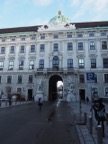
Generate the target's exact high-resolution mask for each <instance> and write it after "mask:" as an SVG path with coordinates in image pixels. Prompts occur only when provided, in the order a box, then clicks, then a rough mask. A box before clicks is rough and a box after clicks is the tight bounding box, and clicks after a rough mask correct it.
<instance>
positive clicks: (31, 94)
mask: <svg viewBox="0 0 108 144" xmlns="http://www.w3.org/2000/svg"><path fill="white" fill-rule="evenodd" d="M28 100H33V89H28Z"/></svg>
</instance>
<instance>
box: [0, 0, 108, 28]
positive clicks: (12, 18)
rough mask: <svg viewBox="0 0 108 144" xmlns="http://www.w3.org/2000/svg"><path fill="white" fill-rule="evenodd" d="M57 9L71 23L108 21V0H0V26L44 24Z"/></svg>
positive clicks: (54, 14)
mask: <svg viewBox="0 0 108 144" xmlns="http://www.w3.org/2000/svg"><path fill="white" fill-rule="evenodd" d="M58 10H61V11H62V14H63V15H64V16H65V17H67V18H69V19H70V20H71V22H72V23H74V22H87V21H108V0H0V28H9V27H22V26H34V25H40V24H46V23H48V22H49V20H50V19H51V18H53V17H54V16H56V15H57V12H58Z"/></svg>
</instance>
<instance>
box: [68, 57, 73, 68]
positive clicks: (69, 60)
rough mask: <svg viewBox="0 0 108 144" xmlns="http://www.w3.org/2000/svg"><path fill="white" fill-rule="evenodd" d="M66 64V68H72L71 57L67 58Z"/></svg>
mask: <svg viewBox="0 0 108 144" xmlns="http://www.w3.org/2000/svg"><path fill="white" fill-rule="evenodd" d="M67 66H68V69H71V68H73V59H68V60H67Z"/></svg>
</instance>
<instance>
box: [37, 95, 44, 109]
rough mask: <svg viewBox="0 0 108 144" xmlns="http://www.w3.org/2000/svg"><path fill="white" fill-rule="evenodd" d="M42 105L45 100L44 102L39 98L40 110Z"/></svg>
mask: <svg viewBox="0 0 108 144" xmlns="http://www.w3.org/2000/svg"><path fill="white" fill-rule="evenodd" d="M42 105H43V100H42V98H41V97H39V99H38V106H39V110H41V109H42Z"/></svg>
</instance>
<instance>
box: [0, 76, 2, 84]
mask: <svg viewBox="0 0 108 144" xmlns="http://www.w3.org/2000/svg"><path fill="white" fill-rule="evenodd" d="M1 83H2V76H0V84H1Z"/></svg>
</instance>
